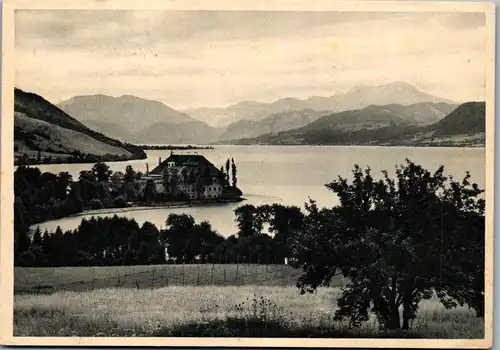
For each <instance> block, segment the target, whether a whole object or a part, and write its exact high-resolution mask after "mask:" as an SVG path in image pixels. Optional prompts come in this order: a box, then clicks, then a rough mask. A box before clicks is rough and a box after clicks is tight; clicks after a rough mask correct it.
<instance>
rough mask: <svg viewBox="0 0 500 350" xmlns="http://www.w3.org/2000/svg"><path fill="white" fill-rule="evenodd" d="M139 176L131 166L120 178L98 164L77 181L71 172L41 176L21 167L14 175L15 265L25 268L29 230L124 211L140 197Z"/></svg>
mask: <svg viewBox="0 0 500 350" xmlns="http://www.w3.org/2000/svg"><path fill="white" fill-rule="evenodd" d="M140 175H141V174H140V173H136V172H135V171H134V170H133V169H132V168H131V167H130V166H128V167H127V169H126V171H125V174H124V175H123V177H122V176H120V178H118V177H116V176H114V174H113V173H112V172H111V170H110V169H109V167H108V166H107V165H106V164H105V163H96V164H95V165H94V166H93V167H92V168H91V169H90V170H88V171H81V172H80V175H79V178H78V179H76V180H74V179H73V178H72V176H71V174H69V173H68V172H60V173H59V174H53V173H50V172H44V173H42V172H41V171H40V169H39V168H36V167H29V166H19V167H18V168H17V169H16V171H15V172H14V195H15V199H14V234H15V246H14V248H15V263H16V264H22V256H23V252H26V251H27V249H28V246H29V236H30V232H29V226H31V225H33V224H36V223H40V222H43V221H47V220H53V219H59V218H63V217H66V216H69V215H72V214H76V213H80V212H82V211H83V210H85V209H103V208H112V207H125V206H127V202H128V201H131V200H137V199H138V197H139V196H138V195H137V191H138V188H139V185H138V183H137V179H138V178H139V177H140ZM139 199H140V198H139Z"/></svg>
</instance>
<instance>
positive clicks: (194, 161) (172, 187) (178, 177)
mask: <svg viewBox="0 0 500 350" xmlns="http://www.w3.org/2000/svg"><path fill="white" fill-rule="evenodd" d="M148 181H149V182H154V184H155V187H156V191H157V192H158V193H162V192H170V193H172V192H174V193H184V194H185V195H187V196H188V197H189V198H190V199H217V198H221V197H222V193H223V189H224V186H225V183H224V181H225V180H224V174H222V173H221V171H220V170H219V169H217V168H216V167H215V166H214V165H213V164H212V163H210V162H209V161H208V160H207V159H206V158H205V157H204V156H202V155H198V154H173V153H171V154H170V157H168V158H167V159H165V160H164V161H161V159H160V160H159V164H158V166H157V167H156V168H154V169H153V170H151V171H150V172H148V173H147V174H146V175H145V176H143V179H142V181H141V182H142V185H143V186H145V185H146V183H147V182H148Z"/></svg>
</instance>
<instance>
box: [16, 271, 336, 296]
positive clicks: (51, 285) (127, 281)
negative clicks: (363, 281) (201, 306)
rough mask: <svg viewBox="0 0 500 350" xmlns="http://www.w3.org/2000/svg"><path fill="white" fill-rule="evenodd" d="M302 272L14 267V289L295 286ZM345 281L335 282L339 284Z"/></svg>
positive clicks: (44, 291) (44, 290) (19, 291)
mask: <svg viewBox="0 0 500 350" xmlns="http://www.w3.org/2000/svg"><path fill="white" fill-rule="evenodd" d="M300 274H301V271H300V270H297V269H294V268H292V267H291V266H289V265H258V264H240V265H236V264H222V265H218V264H214V265H212V264H198V265H145V266H103V267H58V268H52V267H50V268H24V267H16V268H15V269H14V291H15V293H16V294H20V293H54V292H57V291H76V292H82V291H88V290H95V289H101V288H141V289H142V288H161V287H167V286H206V285H212V286H243V285H254V286H295V283H296V282H297V278H298V276H300ZM343 284H344V282H343V281H341V280H340V279H339V280H336V281H334V285H336V286H340V285H343Z"/></svg>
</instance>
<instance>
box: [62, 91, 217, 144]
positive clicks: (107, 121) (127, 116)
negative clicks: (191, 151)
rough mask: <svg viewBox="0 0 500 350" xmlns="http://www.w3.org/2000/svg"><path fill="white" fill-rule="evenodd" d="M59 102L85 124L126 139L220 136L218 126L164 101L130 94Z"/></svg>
mask: <svg viewBox="0 0 500 350" xmlns="http://www.w3.org/2000/svg"><path fill="white" fill-rule="evenodd" d="M58 106H59V107H60V108H61V109H62V110H64V111H65V112H66V113H68V114H70V115H72V116H73V117H75V118H76V119H78V120H79V121H80V122H82V123H83V124H85V125H88V126H92V127H95V128H96V129H97V130H99V131H100V132H103V133H106V134H109V135H113V137H116V138H118V139H120V140H123V141H127V142H135V143H152V142H159V143H175V142H178V141H176V140H180V139H182V140H186V142H197V143H210V142H213V141H216V140H217V136H218V133H217V131H216V129H215V128H213V127H211V126H209V125H208V124H207V123H204V122H201V121H199V120H196V119H193V118H191V117H190V116H188V115H187V114H185V113H182V112H179V111H177V110H175V109H173V108H171V107H169V106H167V105H166V104H164V103H162V102H159V101H154V100H148V99H144V98H140V97H136V96H131V95H123V96H120V97H111V96H107V95H89V96H75V97H73V98H71V99H69V100H67V101H64V102H61V103H59V104H58ZM153 125H155V126H157V127H161V130H162V132H163V133H162V134H161V135H159V134H158V131H157V130H155V129H154V128H152V126H153ZM180 125H189V128H186V127H179V126H180ZM179 133H182V134H179ZM191 134H192V135H197V137H198V140H194V139H191V138H190V137H189V135H191ZM155 140H156V141H155Z"/></svg>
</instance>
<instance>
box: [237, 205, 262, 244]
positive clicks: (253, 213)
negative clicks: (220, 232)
mask: <svg viewBox="0 0 500 350" xmlns="http://www.w3.org/2000/svg"><path fill="white" fill-rule="evenodd" d="M234 213H235V215H236V219H235V221H236V224H237V225H238V229H239V231H238V236H240V237H248V236H252V235H257V234H260V233H261V231H262V228H263V226H264V221H263V218H262V216H261V215H260V212H259V210H258V209H257V208H256V207H254V206H253V205H252V204H245V205H242V206H240V207H238V208H236V209H235V210H234Z"/></svg>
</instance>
